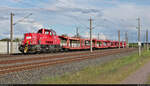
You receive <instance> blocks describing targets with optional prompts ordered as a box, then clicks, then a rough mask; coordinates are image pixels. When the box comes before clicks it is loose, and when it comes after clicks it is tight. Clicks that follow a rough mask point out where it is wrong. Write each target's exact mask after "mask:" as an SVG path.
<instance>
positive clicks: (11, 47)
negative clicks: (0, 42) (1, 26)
mask: <svg viewBox="0 0 150 86" xmlns="http://www.w3.org/2000/svg"><path fill="white" fill-rule="evenodd" d="M13 16H14V14H13V13H11V14H10V42H11V43H10V54H12V53H13Z"/></svg>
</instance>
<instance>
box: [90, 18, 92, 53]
mask: <svg viewBox="0 0 150 86" xmlns="http://www.w3.org/2000/svg"><path fill="white" fill-rule="evenodd" d="M92 51H93V50H92V19H91V18H90V52H92Z"/></svg>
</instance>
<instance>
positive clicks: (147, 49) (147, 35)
mask: <svg viewBox="0 0 150 86" xmlns="http://www.w3.org/2000/svg"><path fill="white" fill-rule="evenodd" d="M146 48H147V51H149V46H148V29H147V30H146Z"/></svg>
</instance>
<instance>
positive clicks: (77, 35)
mask: <svg viewBox="0 0 150 86" xmlns="http://www.w3.org/2000/svg"><path fill="white" fill-rule="evenodd" d="M76 37H79V29H78V27H77V28H76Z"/></svg>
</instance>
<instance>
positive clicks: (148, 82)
mask: <svg viewBox="0 0 150 86" xmlns="http://www.w3.org/2000/svg"><path fill="white" fill-rule="evenodd" d="M146 84H150V74H149V76H148V79H147V82H146Z"/></svg>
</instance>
